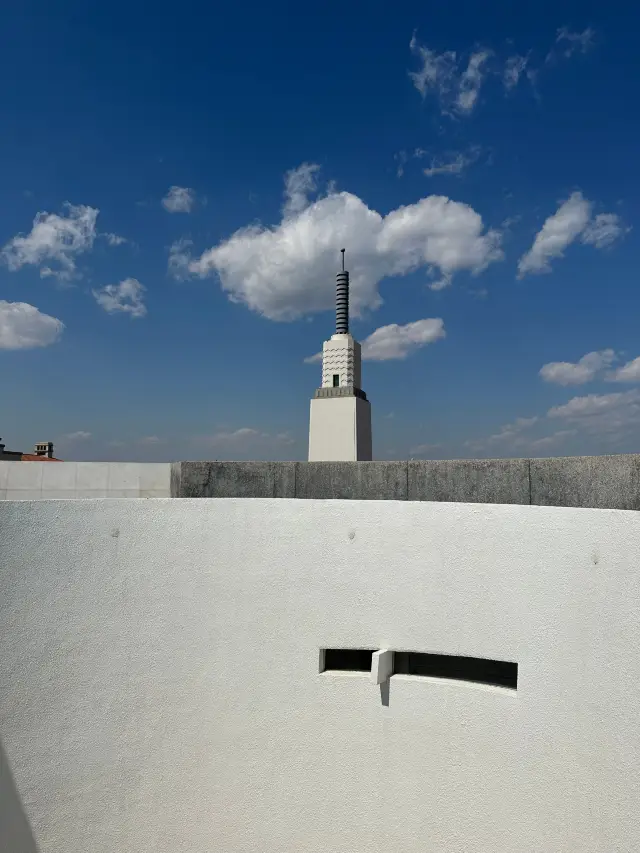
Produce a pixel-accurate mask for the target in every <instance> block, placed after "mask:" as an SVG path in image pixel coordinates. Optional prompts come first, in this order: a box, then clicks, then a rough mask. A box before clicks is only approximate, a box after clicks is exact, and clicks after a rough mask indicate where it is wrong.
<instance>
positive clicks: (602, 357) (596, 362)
mask: <svg viewBox="0 0 640 853" xmlns="http://www.w3.org/2000/svg"><path fill="white" fill-rule="evenodd" d="M615 358H616V354H615V352H614V351H613V350H612V349H605V350H600V352H588V353H587V354H586V355H583V356H582V358H581V359H580V360H579V361H577V362H575V363H573V362H570V361H551V362H549V364H544V365H543V366H542V367H541V368H540V376H541V377H542V378H543V379H544V380H545V382H553V383H554V384H556V385H584V384H585V383H586V382H590V381H591V380H592V379H595V377H596V376H598V374H599V373H600V372H601V371H602V370H604V369H605V368H607V367H610V366H611V364H613V362H614V361H615Z"/></svg>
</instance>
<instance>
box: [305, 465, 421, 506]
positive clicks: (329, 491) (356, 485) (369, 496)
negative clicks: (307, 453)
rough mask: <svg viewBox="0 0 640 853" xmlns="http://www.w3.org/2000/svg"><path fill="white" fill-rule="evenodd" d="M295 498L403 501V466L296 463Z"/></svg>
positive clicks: (405, 486) (404, 493)
mask: <svg viewBox="0 0 640 853" xmlns="http://www.w3.org/2000/svg"><path fill="white" fill-rule="evenodd" d="M295 497H296V498H303V499H304V498H306V499H316V500H330V499H343V500H355V501H373V500H378V501H406V500H407V463H406V462H298V463H297V468H296V493H295Z"/></svg>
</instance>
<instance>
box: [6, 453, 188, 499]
mask: <svg viewBox="0 0 640 853" xmlns="http://www.w3.org/2000/svg"><path fill="white" fill-rule="evenodd" d="M170 480H171V464H170V463H169V462H0V500H28V501H30V500H43V499H53V498H168V497H169V496H170V494H171V489H170Z"/></svg>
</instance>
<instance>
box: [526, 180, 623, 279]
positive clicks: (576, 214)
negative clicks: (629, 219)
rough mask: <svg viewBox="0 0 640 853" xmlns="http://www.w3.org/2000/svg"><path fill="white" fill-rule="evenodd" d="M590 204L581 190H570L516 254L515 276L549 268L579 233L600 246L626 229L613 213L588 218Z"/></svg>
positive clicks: (613, 239) (539, 271)
mask: <svg viewBox="0 0 640 853" xmlns="http://www.w3.org/2000/svg"><path fill="white" fill-rule="evenodd" d="M592 207H593V205H592V203H591V202H590V201H589V200H588V199H586V198H585V197H584V196H583V195H582V193H581V192H574V193H572V194H571V195H570V196H569V198H568V199H567V200H566V201H564V202H563V203H562V204H561V205H560V207H559V208H558V210H557V211H556V212H555V213H554V214H553V215H552V216H549V217H548V218H547V219H546V220H545V222H544V224H543V226H542V228H541V229H540V231H539V232H538V233H537V234H536V236H535V239H534V241H533V245H532V246H531V248H530V249H529V251H528V252H526V253H525V254H524V255H523V256H522V257H521V258H520V261H519V262H518V277H519V278H523V277H524V276H525V275H528V274H529V273H548V272H551V261H552V260H555V259H556V258H562V257H563V256H564V252H565V250H566V249H567V247H568V246H570V245H571V244H572V243H573V242H574V241H575V240H577V239H578V238H579V237H580V238H581V241H582V242H583V243H585V244H589V245H592V246H595V248H597V249H602V248H604V247H606V246H609V245H611V244H612V243H613V242H614V241H615V240H616V239H617V238H618V237H620V236H621V235H623V234H624V233H626V232H627V231H628V230H629V229H628V228H625V227H624V226H623V224H622V221H621V219H620V217H619V216H618V215H617V214H615V213H604V214H599V215H598V216H596V217H595V218H594V219H591V211H592Z"/></svg>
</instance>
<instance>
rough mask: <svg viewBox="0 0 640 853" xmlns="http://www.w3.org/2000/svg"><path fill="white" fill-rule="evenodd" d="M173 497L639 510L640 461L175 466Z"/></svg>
mask: <svg viewBox="0 0 640 853" xmlns="http://www.w3.org/2000/svg"><path fill="white" fill-rule="evenodd" d="M171 495H172V497H180V498H197V497H202V498H205V497H217V498H267V497H269V498H271V497H276V498H302V499H315V500H332V499H345V500H409V501H444V502H452V501H453V502H459V503H491V504H535V505H538V506H566V507H584V508H594V509H633V510H637V509H640V455H639V454H628V455H619V456H575V457H559V458H552V459H452V460H446V461H410V462H175V463H173V466H172V486H171Z"/></svg>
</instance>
